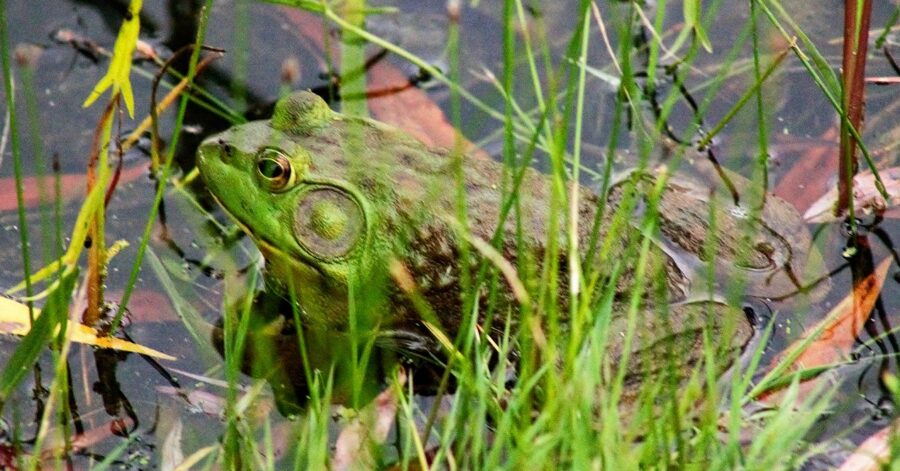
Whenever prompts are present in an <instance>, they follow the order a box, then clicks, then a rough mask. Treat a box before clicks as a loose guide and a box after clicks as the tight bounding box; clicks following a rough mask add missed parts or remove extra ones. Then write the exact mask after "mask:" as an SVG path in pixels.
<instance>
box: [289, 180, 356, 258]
mask: <svg viewBox="0 0 900 471" xmlns="http://www.w3.org/2000/svg"><path fill="white" fill-rule="evenodd" d="M364 233H365V213H364V212H363V209H362V207H361V206H360V204H359V202H358V201H357V200H356V198H354V197H353V196H352V195H351V194H349V193H347V192H345V191H343V190H341V189H338V188H335V187H331V186H320V187H316V188H313V189H311V190H308V191H306V192H304V193H303V195H301V196H300V201H299V202H298V204H297V210H296V212H295V213H294V237H295V238H296V239H297V242H299V243H300V245H302V246H303V247H304V248H305V249H306V250H308V251H309V252H310V253H311V254H312V255H313V256H315V257H318V258H321V259H322V260H324V261H336V260H338V259H341V258H343V257H344V256H346V255H347V254H349V253H350V252H351V251H352V250H353V249H354V247H356V245H357V243H358V242H359V241H360V240H361V239H362V236H363V234H364Z"/></svg>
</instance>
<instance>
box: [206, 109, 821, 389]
mask: <svg viewBox="0 0 900 471" xmlns="http://www.w3.org/2000/svg"><path fill="white" fill-rule="evenodd" d="M273 150H274V151H277V155H278V156H279V157H278V159H280V160H279V161H280V162H283V163H285V165H288V166H289V167H290V179H289V180H290V181H286V183H285V186H284V187H283V188H282V187H279V188H278V190H277V191H272V189H271V188H269V187H267V185H270V184H271V183H270V182H269V181H268V180H266V179H265V178H261V177H260V172H262V170H260V162H261V159H265V158H267V157H265V156H267V155H275V154H271V152H272V151H273ZM266 152H269V154H265V153H266ZM198 162H199V164H198V165H199V168H200V171H201V175H203V178H204V180H205V181H206V183H207V185H208V187H209V189H210V191H211V192H212V194H213V195H215V197H216V199H217V200H218V201H219V202H220V203H221V204H222V206H223V207H224V208H225V209H226V210H227V211H228V213H229V214H230V215H232V216H233V217H234V218H235V219H236V220H237V221H238V222H239V223H240V225H241V226H242V227H243V228H244V229H245V230H246V231H247V233H248V234H249V235H250V236H251V237H252V238H253V239H254V241H255V242H256V243H257V246H258V247H259V248H260V250H261V252H262V253H263V255H264V256H265V258H266V261H267V270H268V274H267V277H268V279H269V281H270V282H271V283H272V284H273V285H277V288H276V290H277V291H279V292H282V293H285V294H286V293H289V292H291V291H293V292H294V293H296V294H297V297H298V299H299V305H300V308H301V309H302V312H303V321H304V322H305V324H306V325H305V328H307V329H312V330H322V331H331V332H342V331H346V330H347V329H348V309H349V307H348V304H347V298H348V283H351V282H352V281H353V280H356V283H357V286H361V287H366V289H370V290H379V291H380V292H382V293H383V294H384V295H385V296H384V297H383V298H382V301H383V302H382V303H381V304H380V305H378V306H377V308H371V307H370V308H369V309H368V310H365V313H366V316H367V317H366V318H365V319H362V324H363V325H364V326H366V327H369V328H374V327H376V326H377V327H378V328H379V329H380V331H381V336H382V338H385V339H387V340H388V341H390V342H393V343H394V344H395V345H396V346H397V347H398V348H400V349H405V350H409V351H413V352H417V353H418V354H429V353H435V352H437V351H439V350H440V347H439V346H438V344H437V342H436V341H435V339H434V338H433V336H432V335H431V334H430V333H428V331H427V330H426V329H425V328H424V326H423V324H422V317H421V315H420V312H419V311H418V310H416V309H415V308H414V307H413V304H412V303H411V302H410V296H409V293H408V290H402V289H399V288H398V287H397V285H396V284H395V283H394V282H393V280H392V279H391V276H390V274H389V273H388V267H389V266H390V265H391V263H392V262H400V263H401V264H402V266H403V267H405V269H406V270H408V272H409V273H410V274H411V275H412V279H413V280H414V281H415V285H416V287H415V289H414V291H415V292H417V293H419V294H420V295H421V296H422V298H424V300H425V301H427V303H428V305H429V306H430V307H431V310H432V311H433V312H434V313H435V314H436V316H437V318H438V321H439V323H440V326H439V327H440V328H441V329H442V330H443V331H444V332H445V333H447V334H448V336H449V337H450V338H453V337H454V336H455V335H456V333H457V331H458V329H459V325H460V322H461V319H462V316H461V311H462V305H461V286H460V281H459V272H460V267H459V260H460V248H459V247H460V243H459V242H460V239H459V237H457V234H456V231H455V230H454V228H453V227H454V226H453V224H454V223H453V221H455V220H456V214H457V204H456V199H457V195H458V191H459V190H458V187H457V183H456V182H457V178H456V177H455V175H456V171H457V170H456V169H458V168H460V166H461V168H462V171H463V174H464V177H463V178H464V187H465V188H464V192H465V201H466V212H467V214H468V227H469V229H470V231H471V237H474V238H480V239H482V240H485V241H490V240H492V239H493V238H494V233H495V230H496V228H497V227H498V226H499V217H500V210H501V206H502V202H503V197H502V193H501V190H500V186H501V178H502V172H503V168H502V166H501V164H499V163H497V162H493V161H490V160H486V159H476V158H464V159H463V160H462V162H457V161H455V159H454V158H453V157H451V156H450V155H448V154H447V153H446V152H444V151H439V150H431V149H428V148H426V147H425V146H424V145H423V144H421V143H420V142H418V141H416V140H414V139H413V138H411V137H409V136H407V135H406V134H405V133H403V132H402V131H400V130H398V129H395V128H392V127H389V126H387V125H384V124H381V123H378V122H375V121H371V120H365V119H358V118H351V117H347V116H344V115H341V114H339V113H335V112H332V111H331V110H330V109H328V107H327V105H325V103H324V102H323V101H322V100H321V99H319V98H318V97H316V96H315V95H312V94H311V93H308V92H299V93H296V94H294V95H292V96H290V97H288V98H285V99H284V100H282V101H281V102H279V104H278V106H277V107H276V111H275V116H274V117H273V119H272V120H271V121H260V122H253V123H248V124H244V125H240V126H236V127H234V128H232V129H230V130H228V131H226V132H224V133H222V134H219V135H217V136H214V137H211V138H209V139H208V140H207V141H206V142H205V143H204V144H203V146H202V147H201V150H200V152H199V160H198ZM267 163H269V162H268V161H267ZM657 178H658V176H657V175H654V174H650V173H645V172H643V173H638V172H633V173H631V174H629V175H628V176H626V177H625V178H624V179H623V180H622V181H620V182H619V183H617V184H616V185H615V186H614V187H613V189H612V190H611V191H610V193H609V194H608V195H607V197H606V202H607V203H608V204H607V205H606V211H605V212H604V214H603V216H602V217H601V218H600V225H599V238H598V240H599V241H600V249H598V250H597V251H595V255H593V256H592V257H591V259H590V260H583V263H584V266H585V269H584V270H585V274H586V275H588V276H589V275H590V274H592V273H599V274H600V276H601V278H600V280H601V282H603V280H604V279H605V278H603V277H604V276H610V274H611V269H612V267H613V266H615V265H616V263H617V262H623V261H624V263H623V266H622V267H620V268H621V270H622V271H621V273H620V275H621V277H620V279H619V281H618V283H617V293H618V294H617V296H616V299H615V300H614V305H613V318H612V320H611V329H612V330H611V331H610V332H612V335H611V337H610V339H611V340H610V342H611V346H610V349H611V351H612V352H613V353H614V354H616V355H618V354H620V353H621V348H622V346H621V337H620V335H618V334H619V333H620V332H622V331H624V327H625V324H624V322H625V317H624V314H625V313H626V312H627V309H626V308H625V305H624V304H623V303H627V302H628V300H629V298H630V293H631V292H632V290H633V289H634V283H633V278H634V274H635V272H634V270H633V268H630V267H633V266H634V263H635V262H634V261H633V260H636V259H633V260H632V259H626V258H625V257H626V255H627V254H626V253H625V252H623V250H622V248H623V247H628V246H635V243H639V242H640V237H643V236H642V235H641V232H640V231H639V230H638V228H639V227H641V224H642V222H641V221H642V216H643V213H644V212H645V211H646V210H647V207H648V204H649V201H651V200H652V198H650V197H649V196H647V195H649V194H652V187H653V186H654V184H655V183H656V181H657ZM261 181H264V183H266V184H261ZM321 185H327V186H328V188H330V189H333V190H334V191H335V192H344V193H343V194H346V195H348V196H347V198H348V200H349V199H354V198H355V200H356V201H358V205H359V208H361V209H360V210H359V213H360V214H364V215H365V217H364V219H365V221H362V222H360V224H359V227H362V228H363V229H361V231H363V232H364V233H362V234H361V235H358V237H357V238H356V239H355V240H356V242H355V243H354V246H353V248H352V249H351V250H350V251H349V252H348V253H347V254H346V255H345V256H342V257H339V258H338V259H331V260H323V259H322V258H321V257H318V256H317V255H316V254H315V253H312V252H313V251H311V250H309V248H308V247H306V246H304V245H303V243H300V242H298V241H299V240H301V239H303V240H312V239H311V238H310V237H311V236H310V235H309V234H303V235H298V234H296V232H297V231H298V230H299V231H302V230H308V229H302V227H313V225H310V224H307V223H306V222H302V223H298V222H297V221H296V220H295V218H300V216H297V214H299V213H297V212H296V208H297V207H299V205H301V204H303V203H301V202H302V201H303V198H305V197H308V196H304V195H309V194H310V193H309V192H310V191H311V190H310V189H311V188H321ZM701 187H702V186H701V185H699V184H697V183H696V182H694V181H691V180H688V179H685V178H682V177H678V178H674V177H673V178H672V179H671V180H670V183H669V185H668V186H667V187H666V189H665V190H664V191H663V194H662V197H661V198H660V201H659V206H658V207H659V215H660V217H659V224H660V227H659V232H658V234H657V235H654V236H653V244H652V250H651V255H652V256H651V257H650V262H649V265H648V268H649V269H650V270H651V271H648V273H647V277H650V278H652V277H654V272H653V271H652V270H654V269H662V270H664V271H665V280H666V283H665V286H664V287H662V288H661V291H660V290H659V289H657V290H655V291H656V292H655V293H653V295H651V294H650V293H649V292H651V291H654V288H652V287H649V288H648V289H647V290H646V291H648V294H646V295H645V296H644V299H645V304H646V305H648V306H649V305H652V304H654V302H652V300H657V302H656V303H655V304H659V302H658V300H659V299H661V298H662V299H665V300H666V304H668V315H667V316H660V315H659V314H658V312H659V311H660V309H659V306H657V307H655V308H653V307H648V308H645V309H644V310H643V311H642V312H643V313H644V314H642V315H641V316H640V318H641V319H640V320H639V324H638V330H637V342H636V345H635V346H634V347H633V349H632V350H633V352H635V353H636V355H634V357H636V358H638V359H640V358H642V357H646V356H648V355H649V356H652V355H653V354H654V352H660V351H669V352H673V353H674V355H675V356H676V358H678V361H679V362H680V363H681V364H684V365H685V366H688V365H690V364H693V363H694V362H695V361H697V360H699V358H700V355H701V350H702V349H701V348H699V346H700V345H701V343H700V342H701V341H702V331H703V328H704V326H705V328H707V329H709V330H710V331H711V332H712V334H713V336H714V338H715V337H717V336H718V335H719V334H722V333H723V332H724V333H727V336H726V337H725V338H727V339H728V340H727V342H728V345H723V346H722V347H723V349H724V350H737V349H740V348H742V347H743V346H744V345H745V344H746V343H747V341H748V340H749V339H750V337H751V336H752V332H753V327H752V325H751V324H750V321H749V320H748V319H747V317H746V316H745V315H744V313H743V312H742V310H741V309H740V308H737V307H729V306H726V305H724V304H723V303H721V302H720V301H717V300H716V299H720V296H719V295H720V294H721V293H719V292H717V291H719V289H718V288H714V290H713V292H709V290H708V289H704V288H703V287H704V286H705V284H704V283H702V282H698V281H697V280H701V279H704V274H703V273H699V270H698V269H699V268H700V267H701V266H702V264H703V262H704V260H703V259H704V256H703V255H699V254H703V251H704V247H705V246H704V243H705V242H704V241H705V240H706V239H707V238H708V237H709V232H710V231H709V229H708V223H707V221H708V219H709V215H710V195H709V192H708V191H707V190H702V191H701V190H700V188H701ZM565 191H566V192H568V191H569V188H568V187H567V188H565ZM577 191H578V194H579V196H578V198H579V207H578V213H579V225H578V237H577V239H578V244H579V248H580V249H581V250H582V258H584V257H587V255H586V254H585V253H584V250H585V248H586V247H588V246H589V245H590V242H591V229H592V222H593V221H594V220H595V217H597V211H598V208H600V207H601V204H600V203H601V199H600V197H598V196H597V195H596V194H594V193H593V192H591V191H589V190H588V189H586V188H584V187H580V188H578V190H577ZM335 194H337V193H335ZM635 195H638V196H637V197H635ZM338 199H339V198H338ZM550 200H551V179H550V177H549V176H546V175H542V174H540V173H538V172H536V171H535V170H533V169H527V170H525V171H524V177H523V180H522V183H521V185H520V192H519V204H518V208H519V217H520V219H519V221H520V225H519V226H517V224H516V218H515V216H513V215H510V217H508V218H507V220H506V222H505V224H504V225H503V229H502V231H501V232H500V235H499V237H500V239H499V240H500V242H499V245H497V247H498V248H499V249H498V250H499V252H500V253H501V254H502V255H503V256H504V257H505V258H506V259H508V260H510V261H511V262H513V265H514V266H516V265H517V259H518V257H520V256H521V255H523V254H527V257H528V259H529V260H530V263H532V264H533V266H534V267H535V268H536V270H537V273H540V267H541V264H542V263H543V262H544V260H545V250H546V248H547V247H548V237H552V236H548V230H549V226H550V214H549V201H550ZM715 201H716V204H715V207H716V209H715V211H716V213H715V214H716V220H717V224H718V230H717V231H716V237H717V243H716V244H714V247H715V252H716V254H717V256H716V257H715V262H714V265H715V268H716V270H717V273H719V274H721V275H722V276H721V277H718V278H721V279H726V280H727V279H731V278H734V277H735V276H740V277H744V278H745V279H746V282H747V288H746V293H747V295H751V296H760V297H771V296H781V295H785V294H787V293H790V292H792V291H795V290H796V286H794V285H793V283H792V282H791V277H790V276H788V275H787V272H788V271H790V270H791V269H793V270H797V266H796V265H797V264H798V263H803V262H804V261H805V257H806V253H805V250H806V248H807V247H809V245H810V240H809V236H808V234H807V233H806V231H805V229H804V228H803V225H802V222H801V219H800V217H799V215H798V214H797V213H796V211H794V210H793V209H792V208H791V207H790V206H789V205H788V204H787V203H785V202H783V201H781V200H779V199H777V198H775V197H772V196H770V197H769V198H768V204H767V206H766V208H765V210H764V212H763V214H762V219H763V220H766V221H774V222H777V223H778V224H779V229H777V230H776V229H773V228H771V227H769V226H767V225H765V224H760V223H759V222H758V221H757V222H756V223H755V224H753V225H752V226H755V227H760V229H759V231H758V233H757V235H756V236H755V237H753V238H750V239H749V241H747V240H745V238H744V237H743V236H742V234H744V233H746V231H745V230H744V228H743V227H742V224H743V223H744V222H745V221H742V220H741V219H740V218H736V217H735V216H734V215H733V214H734V213H735V208H733V204H732V203H731V202H730V201H729V200H728V199H725V198H715ZM312 204H313V203H309V204H307V206H310V205H312ZM346 208H350V209H348V213H347V214H350V213H353V212H354V211H355V210H353V209H352V208H353V204H351V203H346ZM617 210H621V211H625V215H624V219H623V221H626V222H627V223H626V224H625V225H624V226H621V227H620V228H619V231H618V232H617V233H616V234H609V233H608V232H609V231H610V230H611V229H610V228H611V227H612V226H613V224H612V221H613V214H614V213H615V212H616V211H617ZM308 213H309V211H307V212H306V213H304V214H308ZM338 216H340V217H344V215H343V214H338ZM303 217H306V216H303ZM559 217H560V226H559V227H561V228H565V227H566V223H565V217H566V215H565V214H560V215H559ZM774 222H773V223H774ZM304 224H306V226H304ZM298 227H301V229H298ZM340 227H343V226H340ZM781 227H784V229H781ZM517 228H520V230H521V232H517V230H518V229H517ZM312 230H314V231H315V230H317V229H315V228H314V229H312ZM320 232H321V234H319V235H318V236H316V237H315V238H314V239H315V240H319V241H322V240H325V239H323V238H322V237H321V235H322V234H325V233H326V232H325V231H324V230H323V231H320ZM329 234H330V233H329ZM354 236H355V235H354ZM607 236H610V237H613V238H615V243H613V244H611V245H610V246H609V247H607V249H605V251H604V249H602V245H603V241H604V240H605V238H606V237H607ZM348 237H349V236H348ZM519 237H521V243H520V242H519ZM555 237H557V241H556V242H557V244H558V247H559V254H560V255H559V259H558V260H557V264H558V266H559V278H558V279H559V280H560V283H559V285H560V286H559V291H558V293H557V294H558V297H559V299H560V302H561V303H563V304H565V303H566V298H567V296H568V286H567V283H568V280H569V276H568V273H567V267H568V262H567V260H566V247H567V244H568V240H567V237H566V235H565V233H564V230H560V231H559V233H558V234H557V235H556V236H555ZM316 244H320V243H319V242H317V243H316ZM307 245H309V244H307ZM317 246H319V245H317ZM610 247H611V248H610ZM324 249H325V250H326V251H328V247H324ZM634 256H635V255H634V254H632V257H634ZM629 260H631V261H629ZM792 267H793V268H792ZM503 287H504V290H503V291H502V292H501V293H499V296H498V298H497V299H496V300H495V302H496V304H495V308H496V311H495V312H497V313H502V314H501V315H499V316H497V317H498V318H504V317H505V313H506V312H507V307H511V308H513V309H516V308H518V304H517V301H515V300H514V298H513V296H512V295H511V293H510V292H509V290H508V289H507V285H506V284H503ZM374 299H377V296H375V297H374ZM481 301H482V303H484V301H485V298H484V296H482V299H481ZM484 307H485V306H484V305H482V308H484ZM563 312H565V310H563ZM357 322H360V321H359V320H358V321H357ZM492 327H493V328H495V329H500V328H502V326H501V325H500V324H499V323H495V325H494V326H492ZM673 346H675V347H676V348H672V347H673ZM663 347H665V348H663ZM632 364H633V366H632V367H630V368H632V369H633V370H635V371H634V372H636V371H637V369H638V366H639V363H637V362H636V361H633V362H632ZM645 366H646V365H645ZM632 376H634V375H632ZM634 377H637V376H634Z"/></svg>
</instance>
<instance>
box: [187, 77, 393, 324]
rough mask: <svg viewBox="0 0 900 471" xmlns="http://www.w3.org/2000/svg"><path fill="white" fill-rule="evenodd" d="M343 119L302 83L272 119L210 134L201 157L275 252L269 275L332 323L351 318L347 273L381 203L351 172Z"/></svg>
mask: <svg viewBox="0 0 900 471" xmlns="http://www.w3.org/2000/svg"><path fill="white" fill-rule="evenodd" d="M343 121H345V117H344V116H342V115H340V114H338V113H335V112H333V111H331V109H329V108H328V106H327V104H326V103H325V102H324V101H322V100H321V99H320V98H319V97H317V96H315V95H313V94H312V93H309V92H300V93H297V94H294V95H291V96H289V97H287V98H285V99H283V100H281V101H279V102H278V104H277V106H276V108H275V114H274V116H273V117H272V119H271V120H269V121H256V122H251V123H247V124H243V125H238V126H235V127H232V128H231V129H229V130H227V131H225V132H223V133H221V134H218V135H216V136H213V137H210V138H209V139H207V140H206V141H204V142H203V144H202V145H201V147H200V150H199V152H198V162H197V164H198V168H199V170H200V174H201V175H202V177H203V180H204V181H205V182H206V185H207V187H208V188H209V190H210V192H211V193H212V195H213V196H214V197H215V199H216V200H217V201H218V202H219V203H220V205H221V206H222V207H223V208H224V209H225V211H226V212H227V213H228V214H229V215H230V216H231V217H232V218H233V219H234V220H235V221H236V222H237V223H238V224H239V225H240V227H241V228H242V229H243V230H244V231H245V232H246V233H247V234H249V235H250V237H251V238H252V239H253V241H254V242H255V243H256V245H257V247H258V248H259V249H260V252H262V254H263V255H264V257H265V258H266V262H267V271H268V273H267V279H268V280H273V279H274V280H275V282H276V284H280V285H281V286H282V287H284V288H287V289H284V291H285V294H287V292H288V291H289V290H290V289H294V294H295V295H296V296H297V297H298V298H299V299H300V303H301V306H300V307H301V308H302V311H303V313H304V314H305V315H306V316H307V317H309V318H310V319H313V320H314V321H320V322H322V323H325V324H328V325H331V326H335V325H337V326H339V325H341V324H342V323H343V322H345V318H346V312H347V301H346V298H347V289H348V282H349V280H350V278H351V277H352V276H357V275H359V274H360V271H361V270H363V269H364V268H365V267H364V266H363V265H365V263H364V259H365V256H364V255H365V254H366V253H367V252H368V249H369V248H370V247H371V246H372V240H373V237H372V232H373V231H372V224H373V219H374V218H373V213H374V212H375V211H374V208H373V204H372V202H371V198H370V197H369V195H367V194H365V193H364V192H362V191H360V190H359V188H358V187H357V185H356V184H354V183H353V182H351V181H350V179H349V178H348V172H349V169H348V168H346V167H347V165H346V164H344V162H345V161H346V159H345V154H346V153H347V151H348V148H347V146H345V143H344V142H343V138H342V133H343V131H342V128H343V124H342V122H343ZM339 128H341V129H339Z"/></svg>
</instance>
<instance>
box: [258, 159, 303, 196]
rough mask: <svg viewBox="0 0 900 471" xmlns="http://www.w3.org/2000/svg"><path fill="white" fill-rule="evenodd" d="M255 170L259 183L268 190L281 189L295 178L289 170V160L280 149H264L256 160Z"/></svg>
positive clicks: (289, 184) (288, 185) (287, 186)
mask: <svg viewBox="0 0 900 471" xmlns="http://www.w3.org/2000/svg"><path fill="white" fill-rule="evenodd" d="M256 171H257V173H258V178H259V181H260V184H261V185H262V186H264V187H265V188H268V189H269V190H270V191H282V190H284V189H286V188H289V187H290V186H291V182H292V181H294V180H295V178H294V176H293V175H292V171H291V161H290V159H288V158H287V156H285V155H284V154H283V153H282V152H281V151H279V150H276V149H264V150H263V151H262V152H260V154H259V156H258V157H257V160H256Z"/></svg>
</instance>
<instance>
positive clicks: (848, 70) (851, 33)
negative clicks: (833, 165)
mask: <svg viewBox="0 0 900 471" xmlns="http://www.w3.org/2000/svg"><path fill="white" fill-rule="evenodd" d="M857 5H858V2H857V0H846V2H845V3H844V50H843V64H842V65H843V73H842V76H841V79H842V83H843V89H844V92H843V97H842V98H843V100H842V101H843V105H844V111H845V112H846V113H847V121H849V125H850V126H853V128H854V129H856V130H857V131H860V130H861V129H862V120H863V107H864V100H865V98H864V92H865V73H866V54H867V53H868V46H869V20H870V18H871V16H872V2H871V0H862V6H863V11H862V15H859V11H858V10H857ZM857 17H859V24H858V25H857V22H856V19H857ZM847 121H844V120H842V121H841V153H840V165H839V167H838V168H839V177H840V178H838V203H837V206H836V208H835V213H836V214H837V215H839V216H840V215H842V214H844V213H845V212H846V211H847V209H848V208H849V207H850V194H851V179H852V178H853V176H854V175H855V174H856V171H857V169H858V168H859V162H858V161H857V158H856V154H857V142H856V140H855V139H854V138H853V137H852V136H851V134H850V128H849V127H848V123H847Z"/></svg>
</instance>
